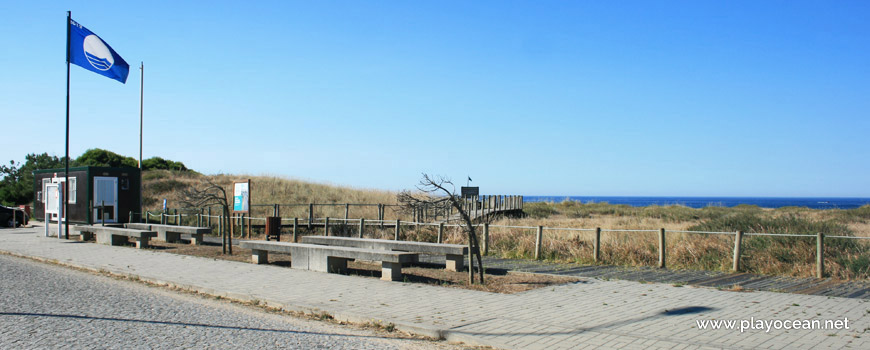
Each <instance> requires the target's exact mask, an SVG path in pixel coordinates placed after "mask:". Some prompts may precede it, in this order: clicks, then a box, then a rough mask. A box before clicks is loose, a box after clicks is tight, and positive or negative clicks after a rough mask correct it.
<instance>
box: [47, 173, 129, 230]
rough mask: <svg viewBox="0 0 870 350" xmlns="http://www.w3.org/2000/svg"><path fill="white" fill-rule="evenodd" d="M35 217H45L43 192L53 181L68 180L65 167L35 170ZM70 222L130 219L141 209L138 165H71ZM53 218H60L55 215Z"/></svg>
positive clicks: (92, 222) (89, 222)
mask: <svg viewBox="0 0 870 350" xmlns="http://www.w3.org/2000/svg"><path fill="white" fill-rule="evenodd" d="M33 177H34V181H33V187H34V188H33V192H34V202H33V203H34V207H35V208H33V218H34V219H36V220H43V219H44V218H45V202H44V198H43V194H44V193H45V186H46V185H47V184H50V183H52V182H64V169H43V170H37V171H34V172H33ZM69 182H70V186H69V193H70V196H69V198H68V203H69V213H67V218H69V222H70V223H79V224H94V223H100V222H101V220H100V218H104V219H105V222H107V223H109V222H113V223H124V222H128V220H129V217H130V212H134V213H139V212H140V211H141V207H140V205H139V203H140V200H139V186H140V184H141V183H142V176H141V172H140V171H139V169H138V168H106V167H93V166H85V167H75V168H70V169H69ZM53 220H57V217H56V216H55V217H54V218H53Z"/></svg>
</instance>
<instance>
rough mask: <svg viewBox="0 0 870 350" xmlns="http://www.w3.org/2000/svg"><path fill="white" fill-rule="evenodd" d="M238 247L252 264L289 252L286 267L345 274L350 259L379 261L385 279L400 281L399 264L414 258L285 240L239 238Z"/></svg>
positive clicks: (410, 254) (371, 250) (404, 255)
mask: <svg viewBox="0 0 870 350" xmlns="http://www.w3.org/2000/svg"><path fill="white" fill-rule="evenodd" d="M239 247H241V248H245V249H250V250H251V260H252V262H253V263H254V264H265V263H267V262H268V261H269V259H268V257H269V252H276V253H290V259H291V260H290V267H292V268H294V269H302V270H312V271H320V272H338V273H345V272H346V271H347V261H348V260H350V259H354V260H370V261H380V262H381V279H382V280H385V281H401V280H402V263H407V262H411V261H413V260H415V259H416V258H417V254H416V253H407V252H391V251H385V250H374V249H362V248H350V247H335V246H326V245H319V244H304V243H289V242H269V241H242V242H241V243H240V244H239Z"/></svg>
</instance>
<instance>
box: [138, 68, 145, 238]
mask: <svg viewBox="0 0 870 350" xmlns="http://www.w3.org/2000/svg"><path fill="white" fill-rule="evenodd" d="M139 71H140V77H139V221H140V222H141V221H142V125H143V122H142V121H143V117H142V116H143V113H142V111H143V108H142V106H143V103H144V100H145V93H144V91H145V62H141V63H140V66H139Z"/></svg>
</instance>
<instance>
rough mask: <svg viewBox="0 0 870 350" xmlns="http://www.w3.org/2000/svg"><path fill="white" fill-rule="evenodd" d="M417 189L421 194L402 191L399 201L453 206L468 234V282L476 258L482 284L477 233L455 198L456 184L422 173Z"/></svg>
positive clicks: (430, 205)
mask: <svg viewBox="0 0 870 350" xmlns="http://www.w3.org/2000/svg"><path fill="white" fill-rule="evenodd" d="M417 189H418V190H420V191H421V192H422V194H417V195H415V194H414V193H411V192H409V191H402V192H401V193H399V195H398V200H399V203H402V204H403V205H404V206H407V207H412V208H417V207H425V206H429V207H434V208H438V207H440V208H447V207H451V206H452V207H453V208H454V209H456V212H458V213H459V216H460V218H461V219H462V222H464V223H465V231H466V233H467V236H468V251H469V256H468V283H469V284H470V283H474V260H475V258H476V259H477V267H478V272H479V275H480V284H484V278H483V272H484V269H483V260H482V259H481V257H480V244H479V243H478V240H477V233H476V230H475V228H474V224H473V223H472V222H471V217H469V216H468V213H467V212H466V211H465V209H464V208H463V207H462V205H461V203H460V202H459V200H458V199H457V198H458V196H457V195H456V186H454V185H453V182H451V181H450V179H447V178H444V177H441V176H434V177H433V176H429V175H428V174H426V173H423V178H422V179H420V182H419V183H418V184H417Z"/></svg>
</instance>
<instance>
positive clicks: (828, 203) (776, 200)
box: [523, 196, 870, 209]
mask: <svg viewBox="0 0 870 350" xmlns="http://www.w3.org/2000/svg"><path fill="white" fill-rule="evenodd" d="M564 200H572V201H577V202H582V203H605V202H606V203H610V204H628V205H630V206H634V207H645V206H649V205H662V206H667V205H682V206H686V207H690V208H704V207H711V206H712V207H734V206H738V205H741V204H746V205H757V206H759V207H761V208H782V207H807V208H810V209H855V208H858V207H860V206H862V205H868V204H870V198H827V197H622V196H603V197H597V196H524V197H523V202H555V203H558V202H562V201H564Z"/></svg>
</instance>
